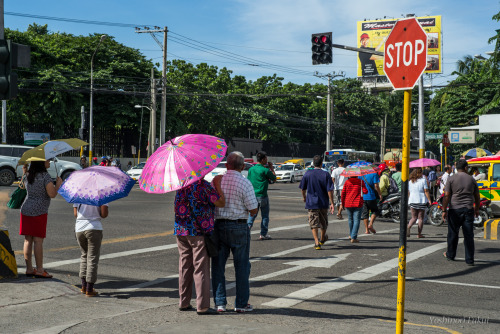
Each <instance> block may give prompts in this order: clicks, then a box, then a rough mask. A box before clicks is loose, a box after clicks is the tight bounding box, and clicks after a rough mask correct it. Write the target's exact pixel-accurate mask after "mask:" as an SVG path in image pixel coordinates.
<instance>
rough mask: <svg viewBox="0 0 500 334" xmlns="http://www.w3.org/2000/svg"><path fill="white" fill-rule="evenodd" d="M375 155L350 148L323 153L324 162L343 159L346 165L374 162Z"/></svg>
mask: <svg viewBox="0 0 500 334" xmlns="http://www.w3.org/2000/svg"><path fill="white" fill-rule="evenodd" d="M376 155H377V154H376V153H375V152H366V151H356V150H354V149H352V148H342V149H333V150H330V151H325V158H324V162H325V163H327V162H336V161H337V160H339V159H344V161H345V162H346V163H353V162H356V161H360V160H364V161H366V160H371V161H375V157H376ZM335 165H336V164H335Z"/></svg>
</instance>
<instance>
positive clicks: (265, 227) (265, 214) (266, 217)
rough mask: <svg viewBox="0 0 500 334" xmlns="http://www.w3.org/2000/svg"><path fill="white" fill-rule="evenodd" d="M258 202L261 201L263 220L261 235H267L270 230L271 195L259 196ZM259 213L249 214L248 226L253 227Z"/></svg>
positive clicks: (260, 207)
mask: <svg viewBox="0 0 500 334" xmlns="http://www.w3.org/2000/svg"><path fill="white" fill-rule="evenodd" d="M257 202H259V210H260V215H261V216H262V222H261V223H260V235H262V236H266V235H267V231H268V230H269V197H267V196H266V197H257ZM257 214H258V213H257ZM256 218H257V215H255V216H253V217H252V216H251V215H248V222H247V223H248V227H250V228H252V226H253V223H254V222H255V219H256Z"/></svg>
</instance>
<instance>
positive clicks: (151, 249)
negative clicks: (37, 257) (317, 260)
mask: <svg viewBox="0 0 500 334" xmlns="http://www.w3.org/2000/svg"><path fill="white" fill-rule="evenodd" d="M306 226H309V225H307V224H299V225H290V226H282V227H275V228H271V229H269V231H271V232H273V231H283V230H291V229H295V228H303V227H306ZM165 233H173V231H169V232H165ZM259 233H260V231H253V232H251V234H259ZM143 236H145V237H151V236H152V235H150V236H146V235H143ZM135 237H138V236H135ZM126 238H130V237H126ZM132 238H133V237H132ZM118 239H122V238H118ZM115 242H117V241H116V239H115ZM103 243H104V242H103ZM307 247H310V246H307ZM78 248H79V247H78ZM172 248H177V243H175V244H169V245H162V246H156V247H148V248H141V249H135V250H129V251H124V252H118V253H111V254H106V255H101V256H100V259H101V260H105V259H114V258H118V257H124V256H130V255H136V254H143V253H150V252H159V251H163V250H167V249H172ZM73 263H80V258H78V259H71V260H62V261H55V262H49V263H46V264H45V265H44V267H45V268H56V267H61V266H65V265H68V264H73ZM19 268H20V269H22V268H23V267H19Z"/></svg>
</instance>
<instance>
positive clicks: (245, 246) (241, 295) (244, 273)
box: [212, 220, 250, 308]
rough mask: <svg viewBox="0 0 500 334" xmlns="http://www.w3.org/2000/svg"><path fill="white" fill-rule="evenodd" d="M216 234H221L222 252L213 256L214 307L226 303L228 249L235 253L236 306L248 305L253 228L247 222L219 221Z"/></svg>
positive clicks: (220, 247) (220, 244) (216, 225)
mask: <svg viewBox="0 0 500 334" xmlns="http://www.w3.org/2000/svg"><path fill="white" fill-rule="evenodd" d="M214 233H217V235H218V237H219V255H218V256H216V257H213V258H212V292H213V295H214V303H215V306H220V305H226V304H227V299H226V277H225V269H226V262H227V258H228V257H229V252H232V253H233V262H234V271H235V276H236V300H235V303H234V306H235V307H238V308H243V307H246V306H247V304H248V299H249V298H250V282H249V277H250V229H249V228H248V225H247V224H245V223H241V222H237V221H227V220H226V221H224V220H223V221H220V220H217V221H216V223H215V229H214Z"/></svg>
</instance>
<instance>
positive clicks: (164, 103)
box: [160, 27, 168, 146]
mask: <svg viewBox="0 0 500 334" xmlns="http://www.w3.org/2000/svg"><path fill="white" fill-rule="evenodd" d="M167 32H168V29H167V27H164V29H163V69H162V72H161V121H160V146H161V145H163V144H165V123H166V117H167Z"/></svg>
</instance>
